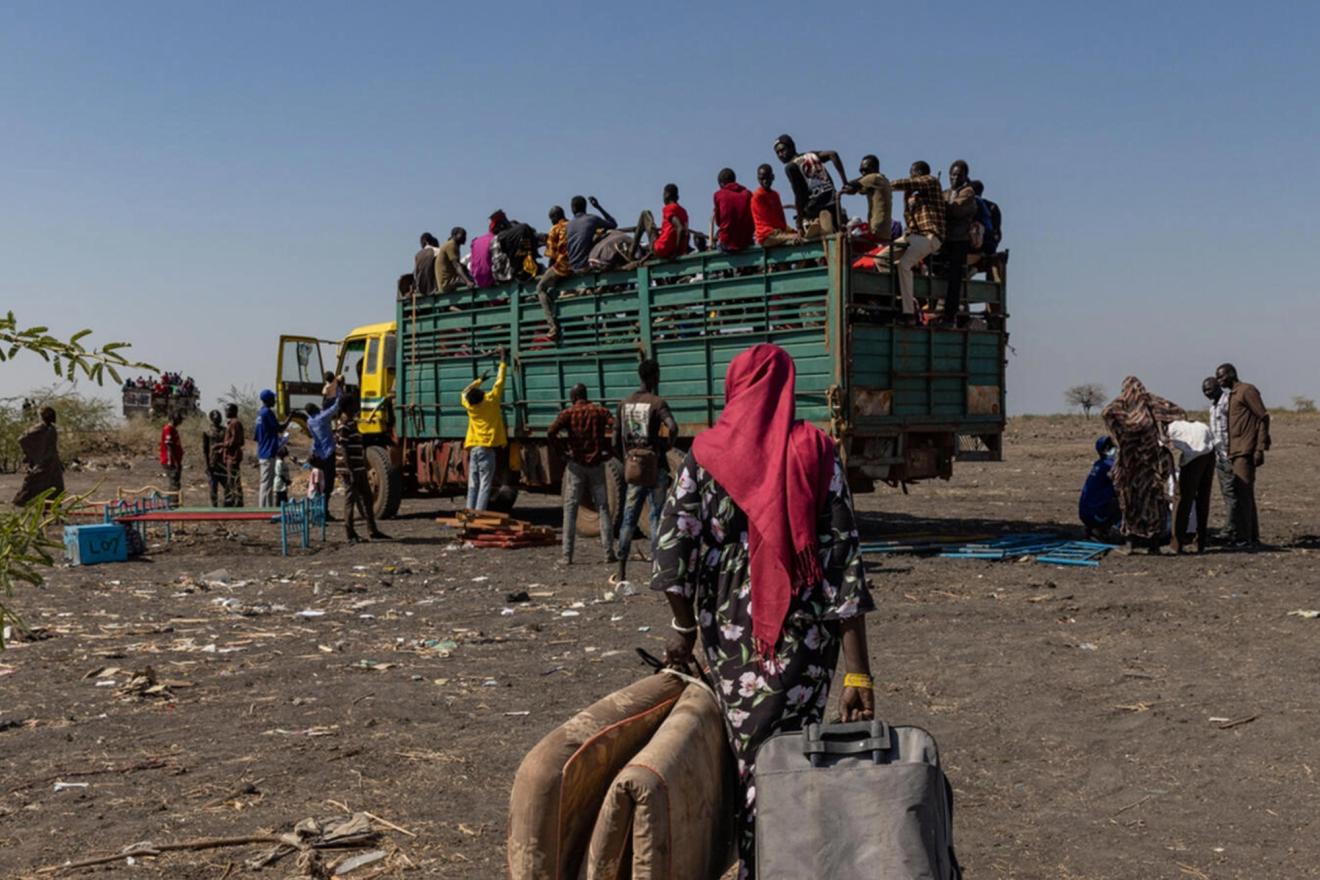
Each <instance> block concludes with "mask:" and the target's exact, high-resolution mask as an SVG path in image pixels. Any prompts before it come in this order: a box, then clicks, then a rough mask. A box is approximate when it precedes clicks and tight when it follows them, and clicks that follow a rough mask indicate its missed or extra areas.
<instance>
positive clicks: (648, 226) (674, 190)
mask: <svg viewBox="0 0 1320 880" xmlns="http://www.w3.org/2000/svg"><path fill="white" fill-rule="evenodd" d="M664 199H665V210H664V213H663V214H662V215H661V218H660V228H659V229H657V228H656V225H655V218H654V217H652V216H651V212H650V211H643V212H642V216H641V217H639V218H638V220H637V238H636V239H635V240H634V250H635V251H639V250H640V245H641V238H642V233H643V232H645V233H646V235H647V237H648V238H649V239H650V242H651V254H652V255H653V256H657V257H659V258H660V259H662V260H672V259H673V258H674V257H679V256H682V255H683V254H686V253H687V252H688V251H689V250H691V248H690V246H689V245H688V212H687V210H686V209H684V207H683V206H682V205H680V204H679V203H678V184H676V183H667V184H665V191H664Z"/></svg>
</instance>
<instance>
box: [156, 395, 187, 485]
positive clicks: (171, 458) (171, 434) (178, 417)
mask: <svg viewBox="0 0 1320 880" xmlns="http://www.w3.org/2000/svg"><path fill="white" fill-rule="evenodd" d="M181 424H183V413H181V412H176V413H175V414H174V415H172V416H170V418H169V421H167V422H166V423H165V426H164V427H163V428H161V429H160V466H161V467H163V468H165V480H166V483H167V484H168V486H169V490H170V492H172V493H173V494H174V503H175V504H176V505H181V504H182V503H183V495H182V492H183V438H182V437H180V436H179V425H181Z"/></svg>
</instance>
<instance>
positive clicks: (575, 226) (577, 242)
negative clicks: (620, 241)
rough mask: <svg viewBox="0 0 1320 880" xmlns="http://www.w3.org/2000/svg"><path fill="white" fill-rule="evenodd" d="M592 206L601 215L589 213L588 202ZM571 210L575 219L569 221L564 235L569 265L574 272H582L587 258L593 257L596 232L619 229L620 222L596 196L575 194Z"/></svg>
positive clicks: (569, 205) (570, 205) (570, 204)
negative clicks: (584, 196) (602, 205)
mask: <svg viewBox="0 0 1320 880" xmlns="http://www.w3.org/2000/svg"><path fill="white" fill-rule="evenodd" d="M588 202H590V203H591V207H593V208H595V209H596V210H597V211H600V216H599V217H597V216H596V215H595V214H588V213H587V203H588ZM568 207H569V210H570V211H572V212H573V219H572V220H569V221H568V228H567V229H565V230H564V236H565V238H566V239H567V247H568V265H569V266H570V267H571V268H572V270H573V271H574V272H581V271H583V270H584V269H586V268H587V260H588V259H589V258H590V257H591V248H592V245H594V244H595V243H596V233H598V232H601V231H603V230H609V229H617V228H618V226H619V224H618V223H616V222H614V218H613V217H611V216H610V212H609V211H606V210H605V209H604V208H602V207H601V206H600V202H599V201H597V200H596V197H595V196H592V197H591V198H590V199H584V198H583V197H582V196H573V200H572V201H571V202H569V203H568Z"/></svg>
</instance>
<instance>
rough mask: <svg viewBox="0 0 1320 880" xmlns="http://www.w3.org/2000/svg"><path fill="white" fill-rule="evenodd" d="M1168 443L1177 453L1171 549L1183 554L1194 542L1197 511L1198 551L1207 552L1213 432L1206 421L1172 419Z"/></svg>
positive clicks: (1213, 446) (1212, 463)
mask: <svg viewBox="0 0 1320 880" xmlns="http://www.w3.org/2000/svg"><path fill="white" fill-rule="evenodd" d="M1169 442H1170V443H1172V444H1173V448H1174V449H1175V450H1176V451H1177V453H1178V496H1177V499H1178V500H1177V503H1176V504H1175V505H1174V513H1173V536H1172V538H1171V539H1170V548H1171V549H1172V550H1173V552H1174V553H1181V552H1183V550H1184V549H1186V547H1187V545H1188V544H1190V543H1191V540H1192V538H1191V530H1190V528H1189V523H1190V522H1191V516H1192V512H1193V511H1195V513H1196V530H1195V531H1196V552H1197V553H1204V552H1205V545H1206V541H1207V540H1208V539H1209V537H1210V489H1211V487H1212V485H1213V484H1214V479H1215V437H1214V432H1213V431H1212V430H1211V429H1210V426H1209V425H1207V424H1206V423H1205V422H1186V421H1176V422H1170V423H1169Z"/></svg>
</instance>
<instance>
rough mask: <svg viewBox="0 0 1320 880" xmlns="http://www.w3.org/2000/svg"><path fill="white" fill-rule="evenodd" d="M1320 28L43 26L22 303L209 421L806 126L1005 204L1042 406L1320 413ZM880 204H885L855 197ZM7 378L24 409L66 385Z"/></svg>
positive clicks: (1246, 10)
mask: <svg viewBox="0 0 1320 880" xmlns="http://www.w3.org/2000/svg"><path fill="white" fill-rule="evenodd" d="M1316 9H1317V7H1315V6H1314V5H1312V4H1303V3H1288V4H1277V5H1276V4H1271V3H1253V4H1246V5H1243V4H1232V5H1230V4H1225V3H1202V4H1161V3H1152V2H1144V3H1140V4H1138V3H1122V2H1120V3H1110V4H1085V5H1082V4H1073V3H1057V2H1039V3H986V2H979V3H975V4H943V3H927V4H917V5H913V4H892V5H881V4H823V5H817V6H814V7H813V6H811V5H810V4H803V3H802V2H800V0H798V2H794V3H755V4H753V3H700V4H698V3H686V2H676V3H670V4H663V3H661V4H657V3H648V4H622V5H619V4H615V5H608V4H606V5H602V4H599V3H592V4H586V3H582V4H579V3H572V2H560V3H554V4H539V3H538V4H530V3H529V4H523V3H516V2H504V3H490V4H477V3H469V4H446V3H426V4H422V3H417V4H404V3H394V4H358V3H339V2H328V3H320V4H315V5H311V6H308V5H290V4H269V3H262V4H257V3H209V4H200V3H164V2H157V3H151V2H140V3H130V4H93V3H61V4H53V3H14V4H7V6H6V13H5V24H4V27H3V28H0V205H2V206H3V210H0V308H12V309H14V310H15V311H17V312H18V313H19V315H20V319H21V320H23V321H25V322H28V323H38V322H40V323H48V324H50V325H51V326H52V327H54V328H56V329H57V330H60V331H62V332H69V333H71V332H73V331H75V330H78V329H80V328H81V327H83V326H89V327H93V328H95V330H96V337H95V338H99V339H109V338H119V339H127V340H130V341H132V342H134V343H135V349H134V350H135V351H136V352H137V353H138V354H139V355H140V356H142V357H143V358H145V359H147V360H150V361H152V362H154V363H156V364H157V365H159V366H161V367H165V368H172V369H177V370H179V371H182V372H184V373H190V374H192V375H194V376H196V377H197V379H198V380H199V382H200V383H201V385H202V387H203V390H204V392H206V397H207V403H208V404H209V403H210V402H211V398H212V396H213V395H214V394H216V393H218V392H220V391H222V390H223V389H225V388H227V387H228V386H229V385H230V384H237V385H240V386H242V385H246V384H252V385H254V386H256V387H261V386H263V385H268V384H270V381H271V375H272V374H273V372H274V364H273V359H274V351H275V338H276V336H277V335H278V333H279V332H280V331H281V330H284V331H298V330H301V331H308V332H314V333H317V334H320V335H324V336H327V337H329V336H338V335H341V334H342V333H343V332H344V330H346V329H347V328H348V327H350V326H352V325H354V324H359V323H366V322H369V321H375V320H383V319H387V318H389V317H390V316H391V315H392V309H393V302H392V296H393V284H394V280H395V278H396V277H397V276H398V275H399V274H400V273H402V272H405V271H409V270H410V269H411V260H412V254H413V252H414V251H415V250H416V247H417V236H418V233H419V232H421V231H422V230H423V229H429V230H432V231H434V232H436V233H437V234H439V235H440V237H441V238H443V237H444V233H445V232H446V231H447V230H448V229H449V228H450V227H451V226H454V225H464V226H467V227H468V228H469V229H474V228H479V227H480V226H481V225H482V223H483V219H482V218H484V217H486V215H488V214H489V213H490V212H491V211H492V210H493V209H495V208H497V207H502V208H505V209H507V210H508V211H509V213H510V214H511V215H512V216H516V217H521V218H525V219H527V220H529V221H531V222H532V223H533V224H535V225H538V226H542V225H543V221H544V216H545V211H546V209H547V208H548V206H550V205H551V204H556V203H558V204H565V205H566V204H567V202H568V200H569V198H570V197H571V196H572V195H573V194H574V193H586V194H595V195H597V196H599V197H600V199H601V201H602V202H603V203H604V205H605V207H606V208H607V209H609V210H610V211H611V212H612V213H614V214H615V215H617V216H618V217H620V218H628V220H631V219H632V218H634V217H635V216H636V214H637V212H638V211H639V210H640V209H642V208H645V207H650V208H653V209H654V208H657V207H658V206H659V204H660V189H661V187H662V186H663V185H664V184H665V183H666V182H668V181H671V180H672V181H675V182H677V183H678V184H679V185H680V187H681V188H682V190H683V193H684V202H685V203H686V204H687V205H688V206H689V208H690V209H691V210H693V214H694V218H697V217H700V218H702V219H703V221H704V218H705V216H706V214H707V211H708V205H709V199H710V193H711V191H712V190H713V189H714V188H715V174H716V172H717V171H718V169H719V168H720V167H721V166H724V165H729V166H731V167H733V168H734V169H735V170H737V172H738V173H739V176H740V178H741V179H743V180H745V181H750V180H751V179H752V177H753V172H754V170H755V167H756V165H757V164H759V163H761V162H764V161H770V160H771V159H772V152H771V142H772V140H773V138H774V137H775V136H776V135H778V134H779V133H781V132H784V131H787V132H790V133H792V134H793V135H794V136H795V137H796V138H797V140H798V143H799V144H800V145H802V146H803V147H805V148H811V149H834V150H837V151H839V152H840V153H841V154H842V156H843V158H844V161H845V163H846V164H847V166H848V168H849V171H850V172H851V171H853V170H854V169H855V167H856V165H857V162H858V161H859V160H860V158H861V156H862V155H863V154H864V153H870V152H874V153H876V154H878V155H879V156H880V159H881V163H882V168H883V169H884V170H885V171H887V172H888V173H890V174H891V175H898V174H901V173H903V172H904V171H905V170H906V169H907V167H908V165H909V164H910V162H911V161H912V160H914V159H918V158H923V159H927V160H928V161H930V162H931V164H932V165H933V166H936V167H939V168H947V167H948V164H949V162H950V161H951V160H953V159H955V158H965V159H967V160H968V161H969V162H970V163H971V167H972V176H973V177H978V178H981V179H983V180H984V181H985V182H986V185H987V195H988V196H989V197H991V198H993V199H995V200H996V201H997V202H998V203H999V204H1000V205H1001V207H1002V208H1003V211H1004V226H1005V241H1004V244H1005V246H1006V247H1008V248H1010V249H1011V250H1012V252H1013V256H1012V262H1011V265H1010V286H1011V311H1012V315H1013V318H1012V326H1011V329H1012V339H1011V343H1012V345H1013V347H1014V349H1015V350H1016V355H1015V356H1014V357H1013V358H1012V360H1011V362H1010V367H1009V392H1008V393H1009V406H1010V410H1011V411H1013V412H1047V411H1056V410H1059V409H1061V408H1062V406H1063V401H1062V390H1063V389H1064V388H1065V387H1066V386H1068V385H1071V384H1074V383H1077V382H1083V381H1099V382H1102V383H1104V384H1105V385H1106V386H1107V387H1108V388H1109V390H1110V391H1111V392H1112V391H1116V390H1117V388H1118V385H1119V382H1120V380H1121V379H1122V377H1123V376H1124V375H1125V374H1128V373H1135V374H1137V375H1139V376H1141V377H1142V378H1143V379H1144V380H1145V381H1146V383H1147V384H1148V385H1149V386H1150V387H1151V388H1152V390H1154V391H1156V392H1158V393H1160V394H1163V395H1165V396H1168V397H1171V398H1173V399H1175V400H1178V401H1180V402H1184V403H1196V402H1198V401H1199V397H1198V387H1199V380H1200V379H1201V377H1202V376H1204V375H1206V374H1208V373H1209V372H1211V370H1212V369H1213V367H1214V365H1215V364H1216V363H1218V362H1219V361H1222V360H1233V361H1235V362H1236V363H1237V364H1238V366H1239V369H1240V371H1241V373H1242V375H1243V377H1244V378H1246V379H1248V380H1251V381H1255V382H1256V383H1257V384H1258V385H1260V387H1261V389H1262V391H1263V392H1264V394H1265V396H1266V399H1267V402H1269V403H1271V404H1276V405H1277V404H1284V403H1287V402H1288V400H1289V399H1290V398H1291V396H1292V395H1294V394H1303V395H1306V396H1310V397H1320V376H1317V370H1316V367H1317V361H1320V355H1318V354H1317V351H1318V350H1320V342H1318V341H1317V340H1318V339H1320V332H1318V331H1320V296H1317V293H1318V292H1320V291H1317V286H1318V285H1317V283H1316V281H1315V277H1316V273H1315V270H1314V267H1311V268H1310V269H1306V268H1305V267H1304V262H1303V261H1304V258H1306V257H1310V256H1311V255H1312V254H1314V253H1315V251H1316V244H1317V228H1318V227H1317V221H1316V215H1317V208H1318V206H1320V185H1318V184H1317V179H1316V176H1315V171H1314V163H1315V159H1316V157H1317V144H1318V143H1320V124H1318V122H1320V110H1318V109H1317V107H1318V106H1320V102H1318V101H1317V99H1316V93H1317V89H1318V88H1320V62H1318V61H1317V57H1318V56H1320V53H1317V51H1316V47H1315V39H1316V34H1317V33H1318V32H1320V28H1318V27H1317V25H1320V13H1317V12H1316V11H1315V10H1316ZM852 210H853V211H854V212H859V211H860V210H861V202H860V200H858V201H857V202H856V203H855V204H854V205H853V206H852ZM50 381H51V377H50V375H49V373H47V372H45V368H44V367H43V366H42V365H41V364H40V362H38V361H34V360H27V361H23V360H20V361H19V362H16V363H15V364H13V365H8V366H5V367H4V368H3V371H0V397H2V396H8V395H12V394H19V393H22V392H23V391H25V390H27V389H28V388H30V387H33V386H35V385H40V384H48V383H49V382H50Z"/></svg>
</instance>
